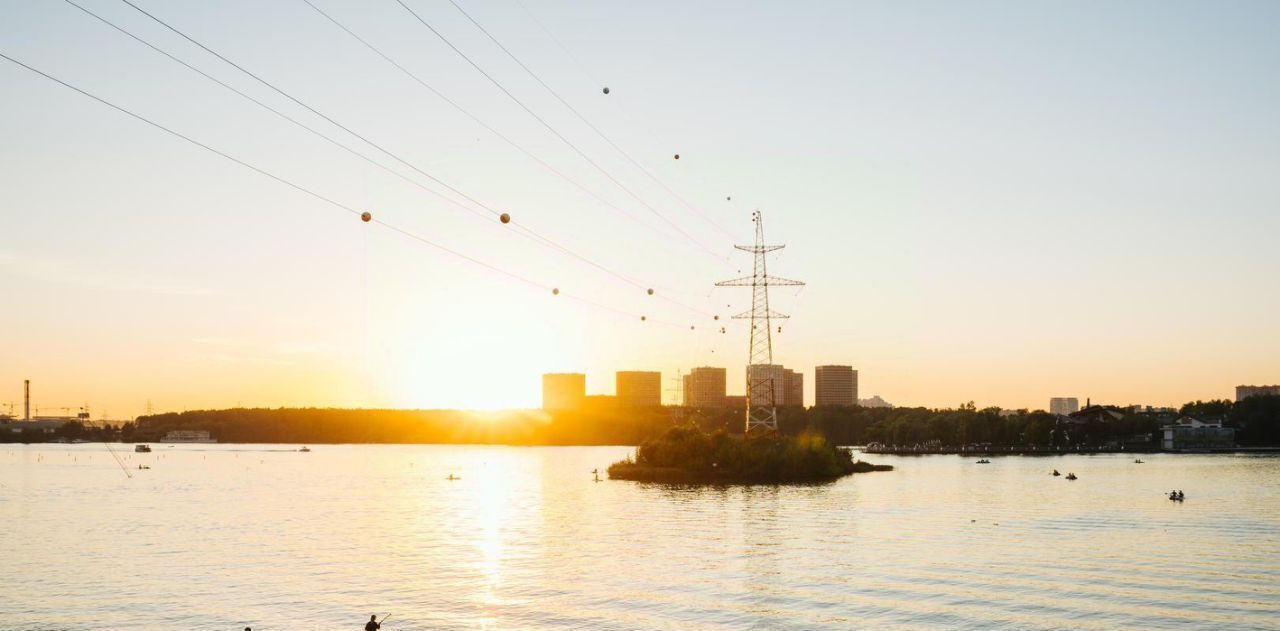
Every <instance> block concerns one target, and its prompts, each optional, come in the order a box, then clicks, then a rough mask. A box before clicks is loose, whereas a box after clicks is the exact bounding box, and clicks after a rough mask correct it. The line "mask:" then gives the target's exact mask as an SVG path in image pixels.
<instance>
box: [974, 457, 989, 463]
mask: <svg viewBox="0 0 1280 631" xmlns="http://www.w3.org/2000/svg"><path fill="white" fill-rule="evenodd" d="M977 464H991V461H990V460H987V459H986V458H983V459H982V460H979V461H978V462H977Z"/></svg>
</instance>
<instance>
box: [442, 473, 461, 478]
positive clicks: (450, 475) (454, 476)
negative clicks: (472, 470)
mask: <svg viewBox="0 0 1280 631" xmlns="http://www.w3.org/2000/svg"><path fill="white" fill-rule="evenodd" d="M445 479H446V480H461V479H462V478H460V477H458V476H456V475H454V474H452V473H450V474H449V477H447V478H445Z"/></svg>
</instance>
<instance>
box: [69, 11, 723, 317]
mask: <svg viewBox="0 0 1280 631" xmlns="http://www.w3.org/2000/svg"><path fill="white" fill-rule="evenodd" d="M68 1H69V0H68ZM120 1H121V2H123V3H125V4H127V5H129V6H130V7H132V8H133V9H135V10H137V11H138V12H139V13H142V14H143V15H145V16H147V17H148V18H150V19H151V20H153V21H155V22H156V23H158V24H160V25H161V26H163V27H165V28H167V29H169V30H170V31H172V32H174V33H176V34H177V35H179V36H180V37H182V38H183V39H185V40H187V41H189V42H191V43H192V44H195V45H196V46H198V47H200V48H201V49H202V50H204V51H206V52H208V53H209V54H211V55H213V56H215V57H217V58H218V59H220V60H222V61H223V62H225V63H227V64H228V65H230V66H232V67H234V68H235V69H237V70H239V71H240V72H242V73H244V74H246V75H248V76H250V77H252V78H253V79H254V80H256V81H258V82H259V83H261V84H263V85H265V86H267V87H268V88H271V89H272V90H274V91H275V92H277V93H278V94H280V95H281V96H284V97H285V98H287V99H289V100H290V101H293V102H294V103H296V104H298V105H299V106H301V107H303V108H305V109H306V110H307V111H309V112H311V113H313V114H315V115H316V116H319V117H320V118H323V119H324V120H326V121H328V122H329V123H331V124H333V125H334V126H336V127H338V128H339V129H342V130H343V131H345V132H347V133H348V134H350V135H352V136H354V137H356V138H358V139H360V140H361V141H363V142H365V143H366V144H368V145H369V146H371V147H373V148H375V149H377V150H378V151H381V152H382V153H384V154H386V155H388V156H390V157H391V158H392V159H394V160H396V161H397V162H399V163H401V164H403V165H405V166H407V167H409V168H410V169H413V170H414V171H416V172H418V173H420V174H422V175H424V176H426V177H427V178H429V179H430V180H431V181H433V182H436V183H438V184H440V185H441V186H444V187H445V188H447V189H449V190H450V191H453V192H454V193H456V194H457V195H459V196H461V197H463V198H465V199H467V200H468V201H470V202H472V203H474V204H476V205H477V206H479V207H481V208H484V209H485V210H488V211H489V212H490V213H492V214H494V215H495V216H499V217H502V216H504V215H506V213H502V212H500V211H498V210H495V209H493V208H492V207H490V206H488V205H486V204H484V203H483V202H480V201H479V200H477V199H475V198H473V197H471V196H470V195H467V194H466V193H464V192H462V191H461V190H459V189H457V188H455V187H454V186H452V185H450V184H448V183H447V182H445V181H443V180H441V179H439V178H437V177H435V176H433V175H431V174H430V173H428V172H427V171H425V170H423V169H421V168H419V167H417V166H416V165H414V164H412V163H410V162H408V161H407V160H405V159H403V158H401V157H400V156H398V155H396V154H395V153H392V152H391V151H390V150H388V149H386V148H384V147H383V146H381V145H379V144H377V143H375V142H373V141H372V140H370V139H368V138H367V137H365V136H363V135H361V134H359V133H357V132H356V131H354V130H352V129H351V128H350V127H348V126H346V125H343V124H342V123H340V122H338V121H336V120H334V119H333V118H331V117H329V116H328V115H326V114H324V113H323V112H321V111H319V110H317V109H315V108H314V107H312V106H310V105H307V104H306V103H304V102H302V101H301V100H299V99H298V98H296V97H294V96H293V95H291V94H289V93H288V92H285V91H284V90H283V89H281V88H279V87H277V86H276V85H275V84H273V83H271V82H269V81H267V80H266V79H263V78H262V77H260V76H258V75H257V74H254V73H253V72H251V71H249V70H248V69H246V68H245V67H243V66H241V65H239V64H237V63H235V62H234V61H232V60H230V59H228V58H227V57H225V56H223V55H222V54H220V53H218V52H217V51H215V50H213V49H212V48H209V47H208V46H206V45H204V44H202V43H200V42H199V41H197V40H195V39H194V38H192V37H191V36H189V35H187V34H186V33H184V32H182V31H181V30H179V29H178V28H176V27H174V26H172V25H170V24H169V23H167V22H165V21H164V20H161V19H160V18H158V17H156V16H155V15H152V14H151V13H149V12H147V11H146V10H144V9H142V8H141V7H139V6H138V5H136V4H134V3H133V2H131V1H130V0H120ZM140 41H141V40H140ZM184 65H186V64H184ZM201 74H204V73H201ZM206 76H207V75H206ZM219 83H221V82H219ZM236 92H237V93H240V92H239V91H238V90H237V91H236ZM254 101H255V102H257V101H256V99H255V100H254ZM304 127H305V126H304ZM357 155H359V154H357ZM428 190H430V189H428ZM432 192H433V193H434V191H432ZM435 194H436V195H439V193H435ZM442 197H443V196H442ZM446 199H447V198H446ZM455 203H456V202H455ZM506 216H508V217H509V215H506ZM508 221H509V219H508ZM504 223H506V221H504ZM520 229H522V230H524V231H525V232H527V233H528V234H529V236H530V237H531V238H533V239H535V240H537V241H540V242H542V243H543V244H544V245H546V246H548V247H551V248H554V249H556V250H559V251H561V252H563V253H564V254H567V255H568V256H570V257H573V258H575V259H577V260H579V261H581V262H584V263H586V264H588V265H591V266H592V267H595V268H596V269H599V270H601V271H603V272H605V273H607V274H610V275H612V276H614V277H616V278H618V279H620V280H622V281H624V282H626V283H629V284H631V285H633V286H635V287H637V288H641V289H648V288H647V287H646V286H645V284H643V283H641V282H639V281H637V280H635V279H633V278H630V277H628V276H626V275H623V274H621V273H619V272H616V271H614V270H612V269H610V268H608V267H606V266H604V265H602V264H600V263H597V262H595V261H593V260H591V259H588V258H587V257H585V256H582V255H580V254H578V253H576V252H574V251H572V250H570V249H569V248H567V247H565V246H563V245H560V244H559V243H556V242H555V241H552V240H551V239H548V238H547V237H544V236H542V235H540V234H538V233H537V232H535V231H533V230H532V229H530V228H528V227H521V228H520ZM675 304H679V305H680V306H682V307H684V308H685V309H688V310H690V311H694V312H696V313H704V314H705V312H703V311H702V310H699V309H695V308H693V307H689V306H687V305H683V304H680V303H675Z"/></svg>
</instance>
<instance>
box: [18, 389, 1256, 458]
mask: <svg viewBox="0 0 1280 631" xmlns="http://www.w3.org/2000/svg"><path fill="white" fill-rule="evenodd" d="M1113 409H1117V410H1118V408H1113ZM1180 412H1181V413H1182V414H1188V415H1193V416H1199V417H1217V418H1221V419H1223V420H1224V422H1225V423H1226V424H1227V425H1229V426H1233V427H1236V428H1237V432H1236V442H1237V443H1239V444H1242V445H1280V396H1256V397H1249V398H1247V399H1245V400H1243V401H1240V402H1238V403H1233V402H1231V401H1221V400H1217V401H1194V402H1190V403H1187V404H1186V405H1184V406H1183V407H1182V408H1181V410H1180ZM1170 420H1171V417H1170V415H1156V414H1148V413H1133V412H1124V413H1123V414H1122V416H1121V417H1120V418H1118V419H1107V420H1105V421H1094V422H1089V423H1085V424H1071V425H1066V424H1064V423H1062V422H1061V421H1060V420H1059V419H1058V418H1057V417H1055V416H1054V415H1052V414H1049V413H1048V412H1044V411H1038V410H1037V411H1028V410H1020V411H1017V412H1015V413H1012V414H1008V413H1006V414H1002V413H1001V411H1000V409H999V408H994V407H989V408H978V407H977V406H975V405H974V404H973V403H971V402H970V403H965V404H962V405H959V406H957V407H955V408H944V409H931V408H919V407H915V408H913V407H898V408H864V407H859V406H850V407H814V408H800V407H792V408H779V409H778V425H779V431H781V432H782V433H783V434H787V435H792V436H795V435H800V434H801V433H804V432H806V431H809V432H816V433H820V434H822V435H823V436H826V437H827V439H828V440H829V441H831V442H832V443H833V444H837V445H865V444H868V443H876V442H878V443H884V444H890V445H914V444H924V443H930V442H934V441H936V443H938V444H940V445H944V446H958V445H964V444H980V443H990V444H993V445H1039V446H1057V445H1065V444H1071V445H1075V444H1083V445H1102V444H1105V443H1107V442H1110V441H1125V442H1128V441H1131V440H1132V439H1133V438H1134V437H1136V436H1140V435H1150V437H1151V439H1152V440H1153V441H1158V440H1159V438H1160V436H1159V432H1160V426H1161V425H1164V424H1167V423H1168V422H1169V421H1170ZM688 423H692V424H695V425H697V426H699V427H700V428H702V429H703V430H705V431H709V432H710V431H715V430H721V429H722V430H725V431H728V432H732V433H741V432H742V428H743V411H742V410H741V409H723V408H721V409H687V408H662V407H654V408H637V409H585V410H572V411H557V412H548V411H541V410H518V411H508V412H467V411H459V410H368V409H337V408H234V409H227V410H196V411H189V412H180V413H178V412H175V413H167V414H155V415H150V416H143V417H139V418H138V419H137V420H136V421H134V422H130V423H125V424H123V425H121V426H117V427H108V428H97V427H87V426H85V425H82V424H80V423H75V422H72V423H68V424H66V425H64V426H63V427H62V428H60V429H59V430H57V432H55V433H54V434H51V435H37V436H23V435H21V434H11V433H10V432H8V431H0V441H3V442H13V441H28V442H31V441H38V440H48V439H50V438H57V439H83V440H94V441H98V440H123V441H125V442H154V441H158V440H160V439H161V438H162V437H164V435H165V434H167V433H168V432H170V431H174V430H205V431H208V432H210V434H211V435H212V436H213V437H214V438H215V439H217V440H218V441H219V442H231V443H301V444H306V443H458V444H508V445H638V444H640V443H641V442H643V441H644V440H646V439H648V438H651V437H654V436H658V435H660V434H661V433H663V432H665V431H666V430H667V429H668V428H670V427H673V426H679V425H684V424H688ZM1068 441H1069V443H1068Z"/></svg>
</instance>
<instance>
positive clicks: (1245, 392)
mask: <svg viewBox="0 0 1280 631" xmlns="http://www.w3.org/2000/svg"><path fill="white" fill-rule="evenodd" d="M1277 394H1280V386H1236V401H1237V402H1238V401H1243V400H1244V399H1247V398H1249V397H1256V396H1263V395H1277Z"/></svg>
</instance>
